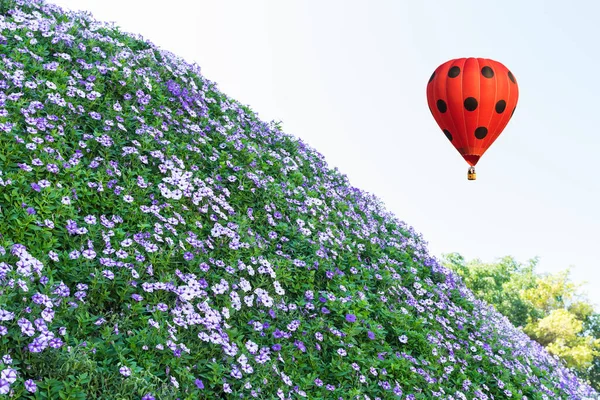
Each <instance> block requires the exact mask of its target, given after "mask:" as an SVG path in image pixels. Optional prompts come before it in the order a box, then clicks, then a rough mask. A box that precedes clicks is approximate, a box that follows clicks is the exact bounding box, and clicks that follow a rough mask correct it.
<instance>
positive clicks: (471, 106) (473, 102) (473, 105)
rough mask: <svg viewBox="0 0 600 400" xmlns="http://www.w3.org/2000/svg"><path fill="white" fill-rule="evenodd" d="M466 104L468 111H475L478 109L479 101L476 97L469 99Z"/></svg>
mask: <svg viewBox="0 0 600 400" xmlns="http://www.w3.org/2000/svg"><path fill="white" fill-rule="evenodd" d="M464 104H465V109H466V110H467V111H475V110H476V109H477V99H476V98H475V97H467V98H466V99H465V103H464Z"/></svg>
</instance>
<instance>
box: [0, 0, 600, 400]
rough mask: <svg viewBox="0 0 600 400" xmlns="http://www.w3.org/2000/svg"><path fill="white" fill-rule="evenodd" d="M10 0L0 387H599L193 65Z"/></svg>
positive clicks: (5, 3) (536, 395)
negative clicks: (476, 295)
mask: <svg viewBox="0 0 600 400" xmlns="http://www.w3.org/2000/svg"><path fill="white" fill-rule="evenodd" d="M0 10H1V12H2V14H1V15H2V17H1V19H0V28H1V30H0V57H1V60H2V61H1V64H0V74H1V76H0V218H1V225H0V235H1V236H0V285H1V286H2V288H1V289H0V335H1V341H0V357H1V360H2V364H1V365H0V397H2V396H5V395H8V396H12V398H52V399H56V398H72V399H85V398H87V399H101V398H106V399H142V398H143V399H154V398H155V399H175V398H180V399H198V398H201V399H218V398H260V399H273V398H280V399H288V398H289V399H296V398H302V397H304V398H310V399H355V398H360V399H391V398H401V399H432V398H441V399H505V398H516V399H525V398H527V399H557V398H558V399H584V398H597V394H596V393H595V392H593V390H592V389H591V388H590V387H589V386H587V385H586V384H584V383H583V382H581V381H580V380H578V379H577V377H576V376H574V375H573V374H572V373H571V372H570V371H569V370H567V369H565V368H564V367H563V366H562V365H560V364H559V362H558V361H557V360H556V359H554V358H553V357H551V356H549V355H548V353H546V352H545V351H544V350H543V349H542V348H541V347H540V346H539V345H537V344H536V343H534V342H532V341H531V340H529V339H528V338H527V336H525V335H524V334H523V333H521V332H520V331H519V330H517V329H516V328H515V327H513V326H512V325H510V323H509V322H508V321H507V320H506V319H505V318H503V317H502V316H500V315H499V314H498V313H496V312H495V311H494V310H493V309H492V308H491V307H489V306H487V305H486V304H484V303H481V302H478V301H476V300H475V299H474V298H473V296H472V294H471V293H470V292H469V291H468V290H467V289H466V288H465V286H464V285H463V284H462V283H461V282H460V281H459V280H458V278H457V277H456V276H455V275H454V274H453V273H451V272H450V271H449V270H447V269H445V268H443V267H441V266H440V265H439V264H438V263H437V261H436V260H435V259H433V258H432V257H430V256H429V255H428V254H427V249H426V246H425V243H424V241H423V240H422V239H421V237H420V236H419V235H417V234H416V233H415V232H414V231H413V230H412V229H411V228H408V227H407V226H406V225H405V224H404V223H402V222H400V221H398V220H397V219H396V218H395V217H394V216H393V215H391V214H390V213H388V212H386V211H385V210H384V207H383V206H382V205H381V203H380V202H379V201H378V200H377V199H376V198H375V197H373V196H370V195H368V194H366V193H364V192H361V191H360V190H358V189H356V188H353V187H351V186H350V184H349V183H348V181H347V179H346V178H345V177H344V176H343V175H340V174H339V173H338V172H337V171H334V170H331V169H329V168H328V167H327V164H326V163H325V161H324V160H323V158H322V157H321V156H320V155H319V154H318V153H317V152H316V151H314V150H313V149H311V148H309V147H308V146H306V145H305V144H303V143H302V141H300V140H297V139H294V138H292V137H290V136H288V135H285V134H284V133H283V132H281V130H280V128H279V127H278V126H277V125H276V124H267V123H264V122H262V121H260V120H259V119H258V118H257V117H256V115H255V114H254V113H253V112H252V111H251V110H250V109H248V108H247V107H245V106H242V105H240V104H239V103H238V102H236V101H234V100H232V99H230V98H228V97H227V96H225V95H224V94H222V93H220V92H219V91H218V90H217V88H216V86H215V85H214V84H213V83H211V82H210V81H208V80H206V79H205V78H204V77H203V76H202V75H201V74H200V69H199V68H198V67H196V66H193V65H189V64H187V63H185V62H184V61H182V60H181V59H179V58H177V57H175V56H173V55H172V54H170V53H168V52H165V51H163V50H160V49H158V48H156V47H155V46H154V45H152V44H151V43H148V42H146V41H143V40H141V39H140V38H137V37H135V36H132V35H129V34H125V33H122V32H120V31H119V30H118V29H116V28H113V27H112V26H110V25H108V24H103V23H99V22H96V21H94V20H93V19H92V18H91V17H90V16H89V15H83V14H77V15H75V14H71V13H67V12H66V11H63V10H61V9H60V8H58V7H56V6H53V5H51V4H47V3H45V2H41V1H32V0H29V1H24V0H0Z"/></svg>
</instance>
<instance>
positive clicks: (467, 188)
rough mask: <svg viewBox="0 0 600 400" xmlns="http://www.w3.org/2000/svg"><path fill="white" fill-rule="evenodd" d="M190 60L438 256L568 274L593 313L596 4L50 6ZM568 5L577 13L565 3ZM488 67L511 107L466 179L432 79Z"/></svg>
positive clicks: (313, 1)
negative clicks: (530, 263) (510, 259)
mask: <svg viewBox="0 0 600 400" xmlns="http://www.w3.org/2000/svg"><path fill="white" fill-rule="evenodd" d="M53 3H55V4H58V5H61V6H65V7H67V8H70V9H86V10H89V11H91V12H92V13H93V14H94V15H95V16H96V18H98V19H101V20H112V21H116V22H117V24H118V25H120V26H122V27H123V29H124V30H126V31H130V32H134V33H140V34H142V35H144V36H145V37H147V38H149V39H150V40H152V41H153V42H154V43H156V44H157V45H159V46H160V47H163V48H165V49H167V50H170V51H173V52H174V53H176V54H178V55H180V56H182V57H183V58H185V59H186V60H188V61H192V62H193V61H195V62H197V63H198V64H199V65H200V66H201V67H202V71H203V74H204V75H205V76H206V77H207V78H208V79H210V80H213V81H215V82H217V83H218V85H219V87H220V89H221V90H222V91H224V92H225V93H227V94H228V95H230V96H231V97H233V98H235V99H237V100H239V101H241V102H242V103H244V104H248V105H250V107H251V108H252V109H254V110H255V111H256V112H258V113H259V116H260V117H261V118H263V119H266V120H272V119H275V120H281V121H283V127H284V130H285V131H286V132H288V133H290V134H293V135H295V136H298V137H300V138H302V139H303V140H305V141H306V142H308V143H309V144H310V145H311V146H313V147H315V148H316V149H317V150H318V151H320V152H321V153H323V154H324V155H325V156H326V158H327V160H328V162H329V164H330V165H331V166H337V167H338V168H339V169H340V170H341V171H342V172H343V173H346V174H347V175H348V177H349V178H350V180H351V182H352V184H353V185H355V186H357V187H359V188H361V189H364V190H367V191H369V192H372V193H375V194H376V195H377V196H379V197H380V198H381V199H382V200H383V201H384V202H385V204H386V205H387V207H388V208H389V209H390V210H392V211H393V212H394V213H395V214H396V215H398V217H399V218H400V219H403V220H405V221H406V222H407V223H409V224H410V225H412V226H414V227H415V228H416V229H417V231H419V232H421V233H422V234H423V236H424V238H425V239H426V240H427V241H428V242H429V248H430V250H431V252H432V253H433V254H435V255H440V254H441V253H445V252H452V251H457V252H460V253H462V254H463V255H464V256H466V257H467V258H472V257H479V258H481V259H483V260H484V261H493V260H494V259H496V258H498V257H501V256H504V255H513V256H515V257H516V258H517V259H518V260H521V261H526V260H527V259H529V258H532V257H534V256H539V257H540V258H541V260H540V264H539V269H540V271H557V270H560V269H563V268H566V267H568V266H572V269H573V278H574V279H576V280H587V281H588V282H589V284H588V286H587V290H588V292H589V294H590V298H591V299H592V300H593V301H595V302H596V303H597V304H600V290H599V289H600V271H599V270H600V264H599V263H598V261H597V255H596V246H600V233H599V229H600V210H599V207H600V183H599V182H600V181H599V179H598V176H599V174H600V157H598V156H597V152H598V149H599V147H600V132H599V126H598V125H597V124H596V121H597V119H598V117H599V116H600V75H599V71H600V68H599V64H600V50H599V47H598V41H599V39H600V24H598V20H597V18H598V15H600V3H598V2H594V1H591V0H589V1H576V0H571V1H569V2H565V1H540V0H527V1H522V0H503V1H491V0H488V1H481V0H477V1H475V0H463V1H459V0H453V1H414V0H404V1H399V0H396V1H392V0H389V1H377V0H369V1H350V0H344V1H341V0H337V1H333V0H329V1H323V0H302V1H300V0H298V1H292V0H286V1H276V0H273V1H263V0H235V1H234V0H228V1H218V0H211V1H202V0H195V1H191V0H187V1H186V0H170V1H168V2H164V1H142V0H54V1H53ZM567 3H568V4H567ZM469 56H471V57H484V58H491V59H495V60H497V61H500V62H502V63H503V64H505V65H506V66H507V67H508V68H509V69H510V70H512V72H513V73H514V74H515V76H516V78H517V80H518V83H519V89H520V98H519V103H518V106H517V111H516V112H515V114H514V117H513V119H512V120H511V122H510V123H509V124H508V126H507V128H506V129H505V131H504V133H503V134H502V135H501V136H500V138H499V139H498V140H497V141H496V142H495V143H494V145H493V146H492V147H491V149H490V150H488V152H487V153H486V154H485V156H484V157H483V158H482V160H481V161H480V162H479V164H478V165H477V172H478V180H477V181H476V182H468V181H467V180H466V170H467V167H468V166H467V164H466V163H465V162H464V160H463V159H462V158H461V157H460V155H459V154H458V152H457V151H456V150H455V149H454V148H453V147H452V146H451V145H450V143H448V141H447V140H446V138H445V137H444V135H443V133H442V132H441V131H440V129H439V128H438V126H437V124H436V123H435V121H434V120H433V118H432V117H431V114H430V113H429V110H428V108H427V102H426V96H425V87H426V84H427V81H428V79H429V76H430V75H431V73H432V72H433V70H434V69H435V68H436V67H437V66H438V65H439V64H441V63H442V62H444V61H446V60H448V59H452V58H457V57H469Z"/></svg>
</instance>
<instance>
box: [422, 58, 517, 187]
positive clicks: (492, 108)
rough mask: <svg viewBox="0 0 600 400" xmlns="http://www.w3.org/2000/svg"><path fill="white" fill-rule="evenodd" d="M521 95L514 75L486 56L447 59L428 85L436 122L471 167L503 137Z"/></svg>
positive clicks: (430, 103)
mask: <svg viewBox="0 0 600 400" xmlns="http://www.w3.org/2000/svg"><path fill="white" fill-rule="evenodd" d="M518 98H519V87H518V85H517V80H516V79H515V77H514V75H513V74H512V73H511V72H510V71H509V70H508V68H506V67H505V66H504V65H503V64H501V63H499V62H497V61H493V60H488V59H485V58H458V59H455V60H450V61H447V62H445V63H444V64H442V65H440V66H439V67H437V69H436V70H435V72H434V73H433V74H432V75H431V78H429V83H428V84H427V103H428V104H429V109H430V110H431V113H432V114H433V117H434V118H435V121H436V122H437V123H438V125H439V126H440V128H441V129H442V131H443V132H444V134H445V135H446V137H447V138H448V140H450V142H451V143H452V144H453V145H454V147H455V148H456V150H458V152H459V153H460V154H461V155H462V156H463V158H464V159H465V160H466V161H467V163H469V165H471V166H472V167H474V166H475V164H477V162H478V161H479V159H480V158H481V156H482V155H483V153H485V152H486V150H487V149H488V148H489V147H490V146H491V145H492V143H494V141H495V140H496V139H497V138H498V136H500V133H502V131H503V130H504V127H505V126H506V124H508V121H509V120H510V119H511V117H512V115H513V113H514V112H515V108H516V106H517V100H518ZM473 179H474V178H473Z"/></svg>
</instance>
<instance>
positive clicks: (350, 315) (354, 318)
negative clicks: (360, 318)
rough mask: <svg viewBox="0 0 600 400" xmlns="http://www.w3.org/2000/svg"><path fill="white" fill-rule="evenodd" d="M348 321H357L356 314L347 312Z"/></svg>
mask: <svg viewBox="0 0 600 400" xmlns="http://www.w3.org/2000/svg"><path fill="white" fill-rule="evenodd" d="M346 321H348V322H356V315H354V314H346Z"/></svg>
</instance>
